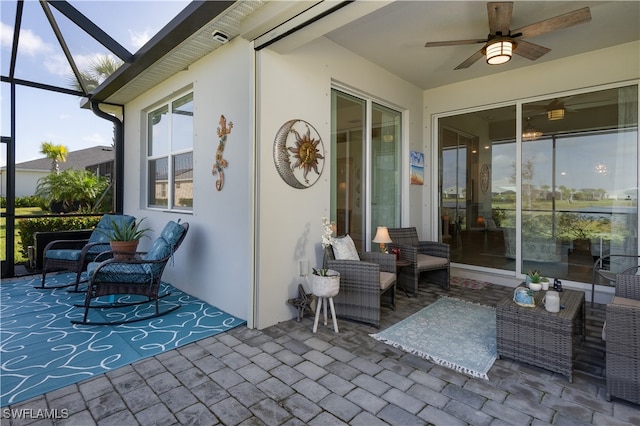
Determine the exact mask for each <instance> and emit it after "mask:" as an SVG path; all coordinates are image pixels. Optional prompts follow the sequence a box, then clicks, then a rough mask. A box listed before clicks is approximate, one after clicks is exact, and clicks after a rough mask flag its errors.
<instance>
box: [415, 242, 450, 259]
mask: <svg viewBox="0 0 640 426" xmlns="http://www.w3.org/2000/svg"><path fill="white" fill-rule="evenodd" d="M418 253H420V254H428V255H430V256H436V257H444V258H445V259H449V244H445V243H440V242H437V241H420V242H419V243H418Z"/></svg>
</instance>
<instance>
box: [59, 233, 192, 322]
mask: <svg viewBox="0 0 640 426" xmlns="http://www.w3.org/2000/svg"><path fill="white" fill-rule="evenodd" d="M188 230H189V224H188V223H182V224H179V223H176V222H173V221H170V222H169V223H167V225H166V226H165V227H164V229H163V230H162V232H161V234H160V237H158V238H157V239H156V240H155V241H154V242H153V245H152V246H151V249H150V250H149V251H148V252H146V253H145V252H138V253H136V255H135V257H134V258H131V259H124V260H123V259H116V258H115V257H114V256H113V254H114V252H105V253H103V254H101V255H100V256H98V258H96V261H95V262H91V263H90V264H89V265H88V267H87V273H88V274H89V286H88V288H87V296H86V298H85V302H84V304H83V305H80V307H83V308H84V315H83V319H82V320H73V321H71V322H72V323H74V324H90V325H115V324H124V323H129V322H134V321H141V320H145V319H149V318H154V317H157V316H161V315H165V314H167V313H169V312H172V311H175V310H176V309H178V308H179V307H180V305H176V306H173V307H171V308H168V309H166V310H165V311H163V312H160V307H159V304H158V300H159V299H161V298H163V297H166V296H168V295H169V294H170V293H164V294H160V279H161V278H162V273H163V272H164V268H165V267H166V265H167V262H168V261H169V259H171V258H172V257H173V253H174V252H175V251H176V250H177V249H178V247H180V244H181V243H182V241H183V240H184V238H185V236H186V235H187V231H188ZM102 257H105V258H107V259H106V260H104V261H101V260H102ZM112 295H125V297H122V298H120V299H117V298H116V300H115V302H110V301H109V302H104V301H103V302H102V303H99V302H97V301H96V300H95V299H96V298H98V297H100V296H112ZM131 296H142V297H140V298H135V297H131ZM92 301H93V302H94V304H92ZM144 303H155V313H152V314H149V315H134V316H132V317H130V318H126V317H125V315H124V314H122V315H119V314H115V313H114V314H108V315H107V316H109V317H118V318H120V319H119V320H114V321H89V319H88V315H89V309H99V310H104V309H113V308H122V307H127V306H134V305H140V304H144ZM117 315H119V316H117Z"/></svg>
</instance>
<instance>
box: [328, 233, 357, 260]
mask: <svg viewBox="0 0 640 426" xmlns="http://www.w3.org/2000/svg"><path fill="white" fill-rule="evenodd" d="M331 246H332V247H333V256H334V257H335V258H336V260H360V256H358V249H356V245H355V243H354V242H353V240H352V239H351V237H350V236H349V235H345V236H344V237H340V238H331Z"/></svg>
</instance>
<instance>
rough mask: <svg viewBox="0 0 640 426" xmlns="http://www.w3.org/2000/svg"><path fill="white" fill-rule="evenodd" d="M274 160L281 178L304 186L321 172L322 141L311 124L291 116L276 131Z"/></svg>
mask: <svg viewBox="0 0 640 426" xmlns="http://www.w3.org/2000/svg"><path fill="white" fill-rule="evenodd" d="M273 160H274V162H275V164H276V170H278V174H279V175H280V177H281V178H282V180H284V181H285V182H286V183H287V184H288V185H290V186H292V187H294V188H298V189H305V188H308V187H310V186H311V185H313V184H314V183H316V182H317V181H318V179H320V175H322V169H323V168H324V144H323V143H322V139H321V138H320V135H319V134H318V132H317V131H316V129H315V128H314V127H313V126H312V125H311V124H309V123H307V122H306V121H304V120H290V121H287V122H286V123H284V124H283V125H282V127H280V130H278V133H277V134H276V139H275V141H274V143H273Z"/></svg>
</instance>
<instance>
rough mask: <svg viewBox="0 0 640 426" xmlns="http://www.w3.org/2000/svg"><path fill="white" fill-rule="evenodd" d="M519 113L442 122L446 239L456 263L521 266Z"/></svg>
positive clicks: (470, 115) (464, 116)
mask: <svg viewBox="0 0 640 426" xmlns="http://www.w3.org/2000/svg"><path fill="white" fill-rule="evenodd" d="M515 111H516V109H515V106H511V107H504V108H496V109H492V110H488V111H480V112H472V113H468V114H461V115H456V116H452V117H445V118H441V119H440V120H439V129H440V131H439V133H440V161H441V167H440V182H439V185H440V195H441V197H440V218H441V221H440V224H441V238H442V241H443V242H445V243H448V244H449V245H450V246H451V260H452V261H453V262H456V263H461V264H467V265H474V266H481V267H487V268H496V269H504V270H510V271H513V270H515V254H516V253H515V240H514V241H513V244H512V243H511V241H510V240H509V238H510V237H511V236H513V238H515V223H516V212H515V206H516V191H515V174H514V173H515V169H514V165H515V160H516V149H515Z"/></svg>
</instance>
